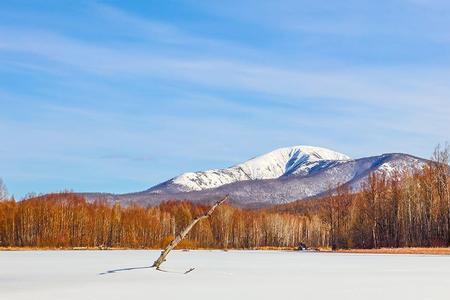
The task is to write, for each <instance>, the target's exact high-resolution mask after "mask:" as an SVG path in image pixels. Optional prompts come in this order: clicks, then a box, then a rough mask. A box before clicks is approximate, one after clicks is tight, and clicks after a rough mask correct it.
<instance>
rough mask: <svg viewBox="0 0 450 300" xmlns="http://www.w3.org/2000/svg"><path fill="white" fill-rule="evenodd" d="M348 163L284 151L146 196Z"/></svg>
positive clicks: (318, 151)
mask: <svg viewBox="0 0 450 300" xmlns="http://www.w3.org/2000/svg"><path fill="white" fill-rule="evenodd" d="M349 159H350V158H349V157H348V156H346V155H344V154H341V153H338V152H335V151H332V150H329V149H325V148H320V147H311V146H293V147H286V148H280V149H276V150H274V151H272V152H269V153H267V154H264V155H261V156H258V157H255V158H253V159H250V160H248V161H246V162H244V163H241V164H238V165H235V166H232V167H230V168H226V169H213V170H208V171H202V172H189V173H184V174H181V175H179V176H177V177H175V178H172V179H171V180H169V181H166V182H164V183H162V184H160V185H157V186H155V187H153V188H151V189H150V190H148V192H152V193H162V192H191V191H201V190H205V189H212V188H217V187H220V186H222V185H225V184H230V183H234V182H239V181H246V180H260V179H274V178H279V177H282V176H285V177H286V176H292V175H308V174H311V173H314V172H318V171H319V170H321V169H323V168H329V167H331V166H333V165H335V164H337V163H340V162H344V161H347V160H349Z"/></svg>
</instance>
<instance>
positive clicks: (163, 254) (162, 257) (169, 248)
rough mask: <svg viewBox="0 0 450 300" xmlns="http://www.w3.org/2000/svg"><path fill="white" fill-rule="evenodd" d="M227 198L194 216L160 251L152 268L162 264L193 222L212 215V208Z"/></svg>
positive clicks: (226, 197) (191, 226) (157, 267)
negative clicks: (201, 213)
mask: <svg viewBox="0 0 450 300" xmlns="http://www.w3.org/2000/svg"><path fill="white" fill-rule="evenodd" d="M227 199H228V195H226V196H225V197H223V198H222V199H221V200H219V201H218V202H216V203H215V204H214V205H213V206H211V208H210V209H209V210H208V211H207V212H206V213H204V214H203V215H200V216H198V217H196V218H195V219H194V220H192V222H191V223H190V224H189V225H188V226H186V228H184V229H183V230H182V231H181V232H180V233H179V234H178V235H177V236H176V237H175V239H173V240H172V241H171V242H170V243H169V245H168V246H167V247H166V249H164V250H163V251H162V252H161V255H160V256H159V258H158V259H157V260H156V261H155V262H154V263H153V265H152V267H153V268H156V269H157V270H159V267H160V266H161V264H162V263H163V262H165V261H166V257H167V255H168V254H169V252H170V251H172V250H173V249H174V248H175V247H176V246H177V245H178V243H179V242H181V241H182V240H183V239H184V238H185V237H186V235H187V234H188V233H189V231H191V229H192V228H193V227H194V226H195V224H197V223H198V222H199V221H200V220H203V219H207V218H209V217H210V216H211V215H212V213H213V212H214V210H215V209H216V208H217V207H218V206H219V205H221V204H222V203H223V202H225V200H227Z"/></svg>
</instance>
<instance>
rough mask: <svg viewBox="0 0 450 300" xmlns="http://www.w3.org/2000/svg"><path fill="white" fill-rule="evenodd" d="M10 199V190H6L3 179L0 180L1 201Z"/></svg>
mask: <svg viewBox="0 0 450 300" xmlns="http://www.w3.org/2000/svg"><path fill="white" fill-rule="evenodd" d="M6 198H8V189H7V188H6V185H5V183H4V182H3V179H1V178H0V200H4V199H6Z"/></svg>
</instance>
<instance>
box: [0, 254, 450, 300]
mask: <svg viewBox="0 0 450 300" xmlns="http://www.w3.org/2000/svg"><path fill="white" fill-rule="evenodd" d="M158 254H159V251H18V252H0V299H5V300H14V299H35V300H39V299H58V300H59V299H64V300H67V299H82V300H85V299H126V300H131V299H147V300H150V299H163V297H165V299H227V300H235V299H275V300H280V299H364V300H366V299H377V300H380V299H383V300H385V299H396V300H399V299H408V300H411V299H420V300H423V299H448V297H449V294H450V256H426V255H378V254H332V253H300V252H281V251H229V252H224V251H189V252H182V251H175V252H173V253H171V254H170V255H169V257H168V261H167V263H165V264H164V265H163V266H164V268H165V269H167V270H168V271H170V272H158V271H156V270H154V269H150V268H146V266H149V265H150V264H151V263H152V262H153V261H154V260H155V258H156V257H157V256H158ZM190 267H195V268H196V269H195V270H194V271H193V272H191V273H189V274H187V275H183V274H181V273H182V272H184V271H186V270H187V269H189V268H190Z"/></svg>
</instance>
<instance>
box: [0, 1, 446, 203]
mask: <svg viewBox="0 0 450 300" xmlns="http://www.w3.org/2000/svg"><path fill="white" fill-rule="evenodd" d="M449 29H450V4H449V2H448V1H444V0H442V1H439V0H434V1H433V0H399V1H396V0H393V1H361V0H357V1H114V2H94V1H71V2H70V4H68V3H67V2H64V3H63V1H7V0H6V1H5V0H3V1H1V2H0V136H1V141H2V142H1V143H0V177H2V178H3V179H4V181H5V182H6V184H7V185H8V187H9V190H10V193H12V194H14V195H16V196H17V197H21V196H23V195H25V194H26V193H28V192H37V193H42V192H49V191H59V190H63V189H73V190H76V191H104V192H116V193H122V192H132V191H139V190H143V189H146V188H149V187H150V186H152V185H153V184H156V183H159V182H161V181H163V180H165V179H168V178H171V177H173V176H175V175H177V174H179V173H182V172H186V171H195V170H202V169H207V168H220V167H226V166H229V165H232V164H234V163H237V162H240V161H243V160H245V159H248V158H250V157H252V156H255V155H259V154H262V153H264V152H267V151H270V150H272V149H275V148H277V147H283V146H290V145H297V144H306V145H315V146H322V147H327V148H330V149H334V150H337V151H340V152H343V153H345V154H348V155H350V156H352V157H355V158H357V157H362V156H368V155H376V154H381V153H385V152H407V153H411V154H414V155H418V156H423V157H429V156H430V154H431V152H432V150H433V148H434V146H435V145H436V144H437V143H439V142H445V141H448V140H449V139H450V130H449V129H450V85H449V82H450V30H449Z"/></svg>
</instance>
